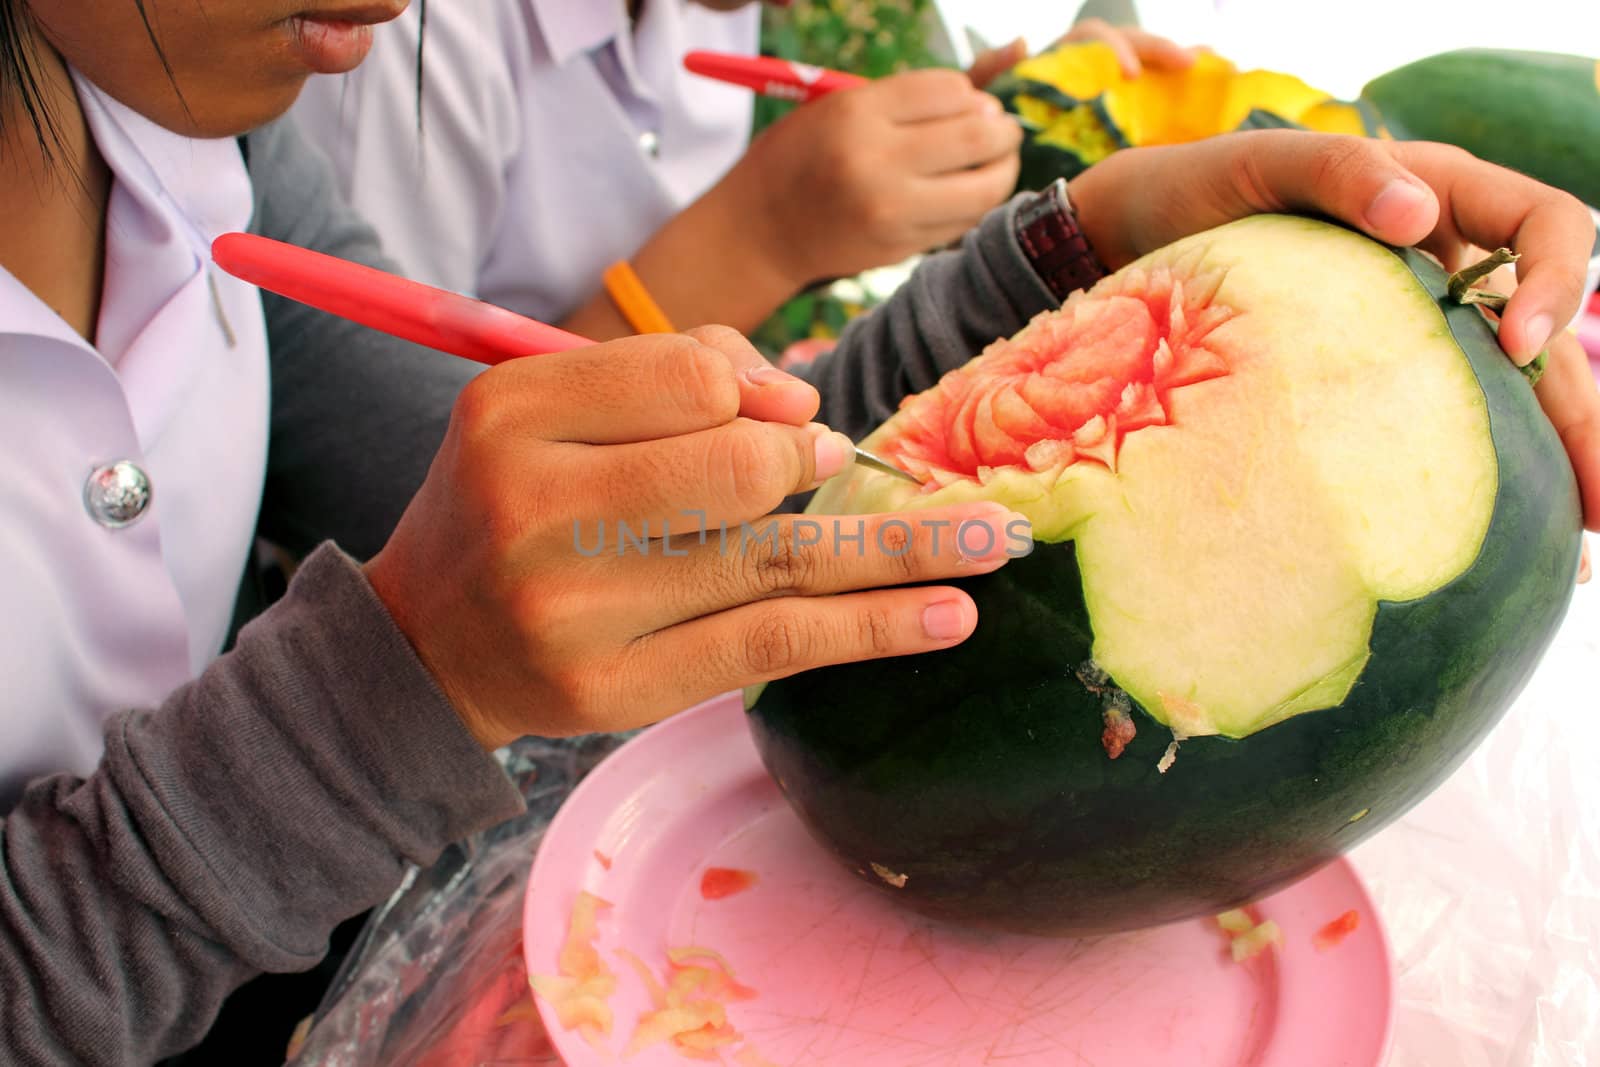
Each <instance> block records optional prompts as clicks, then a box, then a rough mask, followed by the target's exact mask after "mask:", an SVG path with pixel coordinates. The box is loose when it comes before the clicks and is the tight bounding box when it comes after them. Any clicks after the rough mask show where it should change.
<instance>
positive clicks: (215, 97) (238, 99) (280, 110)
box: [146, 73, 310, 139]
mask: <svg viewBox="0 0 1600 1067" xmlns="http://www.w3.org/2000/svg"><path fill="white" fill-rule="evenodd" d="M309 77H310V75H309V74H306V73H301V74H298V75H296V76H295V77H293V78H290V79H285V80H283V81H280V82H277V83H275V84H274V85H272V86H271V87H264V88H261V89H258V90H256V91H254V92H249V93H246V92H243V91H241V90H240V89H239V87H237V86H235V87H233V89H232V90H231V91H230V92H227V93H206V94H202V93H198V92H197V93H194V94H193V98H195V99H203V100H210V101H216V102H218V103H221V102H224V101H225V102H226V106H218V107H190V108H185V107H183V106H182V105H181V104H179V105H175V106H172V107H163V108H162V109H161V111H160V112H159V113H156V114H151V113H148V112H147V113H146V115H147V117H148V118H150V119H151V120H152V121H154V122H156V123H158V124H160V125H162V126H165V127H166V128H167V129H169V130H172V131H173V132H174V133H180V134H183V135H184V136H185V137H195V138H199V139H208V138H218V137H238V136H240V135H242V134H245V133H249V132H250V131H251V130H254V129H256V128H257V127H260V126H265V125H266V124H267V123H269V122H272V121H274V120H275V119H279V118H282V117H283V116H284V115H285V114H286V113H287V112H288V110H289V108H290V107H292V106H293V105H294V102H295V100H296V99H298V98H299V96H300V90H301V89H303V88H304V87H305V83H306V79H307V78H309ZM185 95H186V96H189V94H187V93H186V94H185Z"/></svg>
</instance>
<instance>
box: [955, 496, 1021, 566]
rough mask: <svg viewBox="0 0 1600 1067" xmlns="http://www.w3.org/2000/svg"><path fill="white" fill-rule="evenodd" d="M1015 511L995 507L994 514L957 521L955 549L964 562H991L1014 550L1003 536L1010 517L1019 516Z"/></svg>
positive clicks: (1008, 525) (1013, 546) (1009, 522)
mask: <svg viewBox="0 0 1600 1067" xmlns="http://www.w3.org/2000/svg"><path fill="white" fill-rule="evenodd" d="M1020 518H1022V516H1021V515H1018V514H1017V513H1016V512H1014V511H1009V510H1005V509H1000V510H998V511H997V512H996V513H995V514H993V515H984V516H982V517H973V518H968V519H964V520H962V521H961V522H959V523H957V524H956V551H957V552H958V553H960V555H961V559H962V560H963V561H964V562H966V563H991V562H993V561H994V560H997V559H1006V558H1007V557H1008V556H1010V555H1011V553H1012V551H1013V550H1014V549H1015V547H1016V546H1015V545H1013V544H1012V543H1011V542H1010V541H1009V540H1008V539H1007V537H1006V530H1007V529H1008V528H1009V527H1010V525H1011V521H1012V520H1013V519H1020Z"/></svg>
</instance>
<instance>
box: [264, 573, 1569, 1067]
mask: <svg viewBox="0 0 1600 1067" xmlns="http://www.w3.org/2000/svg"><path fill="white" fill-rule="evenodd" d="M1591 547H1600V546H1591ZM621 740H622V738H620V737H614V736H605V737H594V738H586V739H581V740H577V741H570V742H548V741H524V742H520V743H519V744H518V745H516V746H514V747H513V748H512V749H511V750H510V751H509V752H508V753H507V755H506V760H507V766H508V768H509V769H510V770H511V772H512V773H513V775H515V777H516V779H517V781H518V782H519V784H521V786H522V788H523V792H524V794H525V795H526V796H527V797H528V799H529V811H528V813H527V815H525V816H523V817H522V818H520V819H518V820H515V821H514V822H512V823H510V824H507V825H505V826H502V827H497V828H496V829H495V830H493V831H491V832H489V833H487V834H484V835H482V836H481V837H479V838H477V839H474V840H472V841H469V842H467V843H466V844H464V845H463V846H461V847H458V848H455V849H452V850H450V852H449V853H447V854H446V856H445V857H444V858H443V859H442V860H441V861H440V863H439V864H438V865H436V866H435V867H434V868H432V869H430V870H428V871H425V872H416V873H414V874H413V875H412V876H411V877H410V878H409V879H408V881H407V882H406V884H405V885H404V886H403V887H402V888H401V889H400V890H399V891H398V892H396V893H395V895H394V896H393V897H392V898H391V899H390V900H389V902H388V903H387V904H385V905H384V906H383V907H382V908H380V909H379V910H378V911H377V912H375V913H374V915H373V918H372V919H371V921H370V922H369V924H368V927H367V930H366V932H365V933H364V934H363V937H362V939H361V941H360V943H359V944H358V945H357V948H356V950H355V951H354V952H353V953H352V954H351V957H350V959H349V960H348V961H347V963H346V965H345V967H344V970H343V971H342V973H341V975H340V977H339V979H338V980H336V982H335V984H334V987H333V989H331V990H330V992H329V995H328V998H327V999H326V1001H325V1002H324V1005H323V1007H322V1010H321V1011H319V1012H318V1016H317V1020H316V1023H315V1025H314V1026H313V1028H312V1030H311V1033H310V1036H309V1039H308V1040H307V1042H306V1044H305V1045H304V1047H303V1048H302V1049H301V1051H300V1052H299V1054H298V1055H297V1056H296V1057H295V1058H294V1059H293V1060H292V1061H291V1063H292V1065H293V1067H378V1065H382V1067H408V1065H414V1064H415V1065H422V1067H444V1065H449V1067H477V1065H485V1067H528V1065H533V1064H559V1062H560V1061H559V1059H557V1058H556V1056H555V1054H554V1052H553V1051H552V1050H551V1047H550V1044H549V1041H548V1039H547V1038H546V1037H545V1035H544V1032H543V1030H542V1028H541V1027H540V1025H539V1021H538V1018H537V1015H536V1014H535V1013H534V1011H533V1005H532V1000H531V997H530V995H529V990H528V984H527V975H526V972H525V970H524V968H523V963H522V951H521V929H522V923H521V918H522V897H523V890H524V887H525V886H526V884H527V877H528V868H529V865H530V863H531V861H532V857H533V854H534V851H535V849H536V848H537V847H538V843H539V841H540V839H541V838H542V836H543V834H544V830H545V828H546V827H547V826H548V825H549V821H550V818H551V816H552V815H553V814H554V813H555V810H556V808H557V807H559V805H560V804H561V802H562V801H563V800H564V799H565V798H566V796H567V794H568V793H570V792H571V789H572V787H573V786H574V785H575V784H576V783H577V781H578V780H579V779H580V778H582V776H583V775H584V774H586V773H587V772H588V771H589V770H590V769H591V768H592V767H593V766H594V764H595V763H596V762H598V761H599V759H601V758H603V757H604V756H605V755H606V754H607V753H609V752H610V751H611V750H612V749H614V748H615V747H616V746H617V745H618V744H619V743H620V742H621ZM1351 858H1352V860H1353V862H1354V863H1355V865H1356V868H1357V870H1359V871H1360V873H1361V874H1362V876H1363V877H1364V878H1365V879H1366V881H1367V882H1368V884H1369V886H1370V887H1371V888H1372V890H1373V895H1374V898H1375V899H1376V901H1377V905H1378V909H1379V912H1380V913H1381V917H1382V919H1383V922H1384V924H1385V926H1386V927H1387V930H1388V933H1389V939H1390V943H1391V946H1392V949H1393V954H1394V963H1395V971H1396V976H1397V1001H1398V1003H1397V1012H1396V1025H1395V1037H1394V1044H1393V1047H1392V1051H1391V1055H1390V1059H1389V1067H1440V1065H1449V1067H1570V1065H1579V1064H1588V1063H1591V1062H1594V1063H1600V582H1596V583H1593V584H1591V585H1589V586H1586V587H1582V588H1580V589H1579V590H1578V591H1577V594H1576V596H1575V598H1574V602H1573V605H1572V609H1571V611H1570V612H1569V614H1568V617H1567V620H1566V622H1565V624H1564V625H1563V627H1562V629H1561V632H1560V633H1559V635H1558V636H1557V638H1556V642H1555V644H1554V646H1553V647H1552V648H1551V649H1550V652H1549V654H1548V655H1547V656H1546V658H1545V660H1544V661H1543V663H1542V664H1541V665H1540V667H1539V670H1538V671H1537V672H1536V673H1535V675H1534V677H1533V678H1532V679H1531V680H1530V682H1529V684H1528V687H1527V689H1526V690H1525V691H1524V693H1523V695H1522V696H1521V698H1520V699H1519V700H1518V701H1517V703H1516V705H1515V706H1514V707H1513V708H1512V709H1511V711H1510V712H1509V713H1508V714H1507V715H1506V718H1505V719H1504V721H1503V722H1502V723H1501V724H1500V726H1499V727H1497V728H1496V730H1495V731H1494V733H1493V734H1492V735H1491V736H1490V737H1489V738H1488V739H1487V740H1486V741H1485V742H1484V743H1483V744H1482V745H1481V746H1480V747H1479V748H1478V750H1477V751H1476V752H1474V754H1473V755H1472V757H1471V758H1470V759H1469V760H1468V761H1467V763H1465V764H1464V765H1463V766H1462V767H1461V768H1460V769H1459V770H1458V771H1457V772H1456V773H1455V774H1454V775H1453V776H1452V777H1451V778H1450V779H1449V780H1448V781H1447V782H1446V783H1445V784H1444V785H1443V786H1442V787H1440V789H1439V790H1438V791H1437V792H1436V793H1434V794H1433V795H1432V796H1430V797H1429V798H1428V799H1427V800H1425V801H1424V802H1423V803H1422V804H1420V805H1419V806H1418V807H1417V808H1415V809H1414V810H1413V811H1412V812H1410V813H1409V814H1408V815H1407V816H1406V817H1405V818H1403V819H1402V820H1400V821H1399V822H1398V823H1396V824H1394V825H1392V826H1390V827H1389V828H1387V829H1385V830H1384V831H1383V832H1381V833H1380V834H1378V835H1377V836H1376V837H1375V838H1373V839H1372V840H1371V841H1369V842H1367V843H1366V844H1364V845H1362V846H1361V847H1360V848H1358V849H1357V850H1356V851H1355V853H1354V854H1353V855H1352V857H1351Z"/></svg>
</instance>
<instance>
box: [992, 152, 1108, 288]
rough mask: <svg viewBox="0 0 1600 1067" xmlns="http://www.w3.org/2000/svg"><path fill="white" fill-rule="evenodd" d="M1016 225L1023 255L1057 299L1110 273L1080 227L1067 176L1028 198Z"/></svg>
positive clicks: (1088, 285)
mask: <svg viewBox="0 0 1600 1067" xmlns="http://www.w3.org/2000/svg"><path fill="white" fill-rule="evenodd" d="M1015 227H1016V235H1017V244H1018V245H1019V246H1020V247H1021V248H1022V253H1023V255H1025V256H1027V258H1028V262H1029V263H1030V264H1031V265H1032V266H1033V270H1034V273H1035V274H1037V275H1038V276H1039V280H1040V281H1042V282H1044V284H1045V286H1046V287H1047V288H1048V289H1049V290H1050V292H1052V293H1054V294H1055V298H1056V299H1057V300H1065V299H1066V298H1067V297H1068V296H1069V295H1071V294H1072V293H1073V292H1075V291H1076V290H1078V289H1087V288H1089V287H1090V286H1091V285H1093V284H1094V283H1095V282H1097V281H1099V280H1100V279H1101V278H1104V277H1105V276H1106V275H1107V274H1109V273H1110V271H1108V270H1106V268H1105V265H1104V264H1102V263H1101V262H1100V260H1099V259H1098V258H1097V257H1096V256H1095V254H1094V249H1092V248H1090V247H1089V239H1088V238H1087V237H1085V236H1084V235H1083V231H1082V230H1080V229H1079V228H1078V217H1077V216H1076V215H1075V214H1073V211H1072V201H1070V200H1068V199H1067V182H1066V179H1065V178H1057V179H1056V180H1055V181H1053V182H1051V183H1050V185H1049V186H1048V187H1047V188H1045V189H1043V190H1041V191H1040V192H1038V193H1036V194H1034V196H1033V197H1032V198H1031V199H1029V200H1026V201H1024V202H1023V203H1022V205H1021V206H1020V207H1019V208H1017V215H1016V221H1015Z"/></svg>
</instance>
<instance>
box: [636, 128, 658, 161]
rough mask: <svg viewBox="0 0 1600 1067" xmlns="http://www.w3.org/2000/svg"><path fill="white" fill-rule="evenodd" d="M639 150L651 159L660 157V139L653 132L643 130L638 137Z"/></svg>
mask: <svg viewBox="0 0 1600 1067" xmlns="http://www.w3.org/2000/svg"><path fill="white" fill-rule="evenodd" d="M639 150H640V151H641V152H643V153H644V154H645V155H647V156H649V157H650V158H651V159H658V158H660V156H661V137H660V136H659V135H658V134H657V133H656V132H655V131H654V130H645V131H644V132H643V133H641V134H640V135H639Z"/></svg>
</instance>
